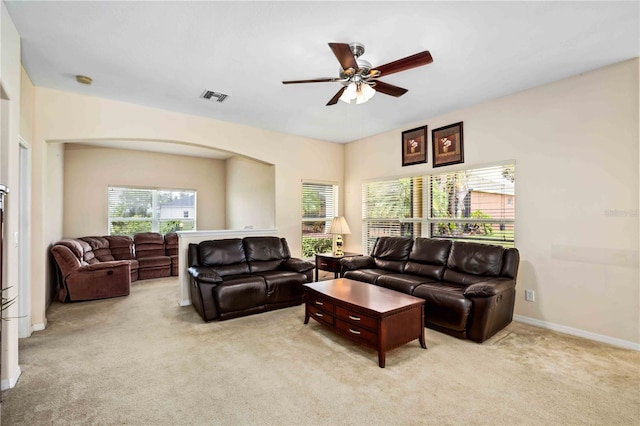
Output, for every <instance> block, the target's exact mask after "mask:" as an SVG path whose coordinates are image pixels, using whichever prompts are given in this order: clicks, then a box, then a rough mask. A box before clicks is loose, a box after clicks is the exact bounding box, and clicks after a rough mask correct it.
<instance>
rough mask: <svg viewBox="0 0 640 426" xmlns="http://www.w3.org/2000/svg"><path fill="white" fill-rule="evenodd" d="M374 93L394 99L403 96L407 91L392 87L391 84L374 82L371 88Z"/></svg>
mask: <svg viewBox="0 0 640 426" xmlns="http://www.w3.org/2000/svg"><path fill="white" fill-rule="evenodd" d="M373 88H374V89H375V91H376V92H380V93H384V94H385V95H389V96H395V97H396V98H397V97H399V96H402V95H404V94H405V93H407V92H408V90H407V89H403V88H402V87H398V86H394V85H393V84H388V83H385V82H384V81H380V80H376V84H375V86H373Z"/></svg>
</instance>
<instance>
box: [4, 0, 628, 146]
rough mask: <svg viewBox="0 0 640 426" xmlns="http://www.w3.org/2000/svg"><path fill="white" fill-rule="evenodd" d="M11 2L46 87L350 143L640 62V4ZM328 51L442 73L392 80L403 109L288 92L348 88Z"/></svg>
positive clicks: (379, 99)
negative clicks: (360, 50) (80, 78)
mask: <svg viewBox="0 0 640 426" xmlns="http://www.w3.org/2000/svg"><path fill="white" fill-rule="evenodd" d="M5 3H6V5H7V8H8V10H9V13H10V15H11V17H12V18H13V21H14V22H15V24H16V27H17V28H18V32H19V33H20V35H21V37H22V62H23V64H24V67H25V69H26V70H27V73H28V74H29V76H30V77H31V79H32V81H33V83H34V84H35V85H37V86H43V87H50V88H55V89H60V90H66V91H72V92H78V93H82V94H86V95H91V96H99V97H105V98H111V99H117V100H121V101H127V102H132V103H137V104H142V105H148V106H152V107H157V108H163V109H168V110H174V111H180V112H184V113H188V114H194V115H200V116H205V117H211V118H214V119H218V120H223V121H229V122H235V123H241V124H246V125H250V126H254V127H260V128H265V129H272V130H276V131H280V132H284V133H288V134H295V135H301V136H306V137H310V138H316V139H320V140H325V141H333V142H340V143H344V142H350V141H353V140H356V139H359V138H362V137H366V136H370V135H374V134H378V133H381V132H385V131H389V130H392V129H396V128H403V127H406V126H407V125H411V124H415V123H416V122H424V123H425V124H428V119H429V118H430V117H433V116H437V115H440V114H443V113H446V112H450V111H454V110H458V109H460V108H464V107H466V106H469V105H473V104H477V103H479V102H483V101H486V100H489V99H493V98H496V97H500V96H504V95H507V94H510V93H514V92H518V91H521V90H524V89H527V88H530V87H535V86H538V85H541V84H544V83H547V82H551V81H554V80H558V79H561V78H564V77H568V76H572V75H575V74H578V73H581V72H584V71H588V70H592V69H595V68H599V67H602V66H605V65H608V64H612V63H615V62H619V61H623V60H626V59H630V58H633V57H637V56H639V55H640V48H639V37H640V23H639V22H640V19H639V15H640V12H639V10H640V9H639V2H638V1H630V2H611V1H603V2H551V1H548V2H482V1H477V2H346V1H340V2H302V1H300V2H281V1H259V2H221V1H210V2H146V1H135V2H134V1H126V2H116V1H113V2H100V1H84V2H82V1H81V2H67V1H46V2H40V1H37V2H36V1H5ZM328 42H344V43H349V42H361V43H364V45H365V47H366V52H365V54H364V55H363V59H367V60H368V61H369V62H371V63H372V64H373V65H374V66H376V65H382V64H385V63H387V62H390V61H393V60H396V59H399V58H402V57H405V56H408V55H411V54H414V53H417V52H419V51H422V50H429V51H430V52H431V54H432V56H433V58H434V62H433V63H432V64H430V65H427V66H424V67H420V68H415V69H412V70H409V71H404V72H401V73H397V74H393V75H390V76H388V77H386V78H381V80H382V81H385V82H387V83H390V84H394V85H397V86H401V87H404V88H407V89H409V92H408V93H407V94H405V95H404V96H402V97H400V98H393V97H390V96H387V95H384V94H381V93H378V94H377V95H376V96H374V98H373V99H372V100H371V101H369V102H367V103H365V104H362V105H347V104H344V103H342V102H338V104H336V105H334V106H329V107H328V106H325V104H326V103H327V102H328V101H329V99H331V97H332V96H333V95H334V94H335V93H336V92H337V91H338V89H339V88H340V87H341V86H340V84H339V83H337V82H333V83H314V84H300V85H286V86H285V85H283V84H282V80H298V79H310V78H318V77H337V74H338V62H337V60H336V58H335V57H334V56H333V53H332V52H331V50H330V49H329V47H328V46H327V43H328ZM76 74H84V75H88V76H90V77H92V78H93V80H94V83H93V85H91V86H82V85H80V84H78V83H76V81H75V79H74V76H75V75H76ZM205 89H208V90H213V91H216V92H222V93H225V94H227V95H229V97H228V98H227V100H226V101H225V102H224V103H218V102H213V101H207V100H204V99H201V98H200V97H199V96H200V95H201V94H202V92H203V91H204V90H205Z"/></svg>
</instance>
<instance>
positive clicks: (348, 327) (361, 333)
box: [336, 319, 378, 346]
mask: <svg viewBox="0 0 640 426" xmlns="http://www.w3.org/2000/svg"><path fill="white" fill-rule="evenodd" d="M336 328H337V329H339V330H342V331H343V332H345V333H346V334H349V335H350V336H352V337H354V338H356V339H362V340H364V341H365V342H368V343H370V344H372V345H374V346H375V345H377V344H378V336H377V335H376V334H375V333H372V332H370V331H369V330H366V329H364V328H362V327H358V326H356V325H353V324H351V323H348V322H345V321H342V320H340V319H336Z"/></svg>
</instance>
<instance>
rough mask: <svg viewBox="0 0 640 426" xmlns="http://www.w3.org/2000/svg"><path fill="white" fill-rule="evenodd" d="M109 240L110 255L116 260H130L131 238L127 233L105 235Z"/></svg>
mask: <svg viewBox="0 0 640 426" xmlns="http://www.w3.org/2000/svg"><path fill="white" fill-rule="evenodd" d="M105 238H106V239H107V241H109V249H110V250H111V255H112V256H113V257H114V258H115V259H116V260H132V259H134V255H133V238H131V237H129V236H128V235H109V236H107V237H105Z"/></svg>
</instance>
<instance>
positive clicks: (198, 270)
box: [187, 266, 222, 284]
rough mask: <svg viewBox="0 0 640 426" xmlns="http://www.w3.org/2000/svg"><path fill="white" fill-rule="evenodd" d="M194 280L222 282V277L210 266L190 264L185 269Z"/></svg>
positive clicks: (213, 282)
mask: <svg viewBox="0 0 640 426" xmlns="http://www.w3.org/2000/svg"><path fill="white" fill-rule="evenodd" d="M187 272H189V275H191V276H192V277H193V278H194V279H195V280H196V281H198V282H203V283H211V284H217V283H221V282H222V277H221V276H220V274H218V273H217V272H216V271H215V270H213V269H212V268H209V267H208V266H192V267H190V268H189V269H187Z"/></svg>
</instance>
